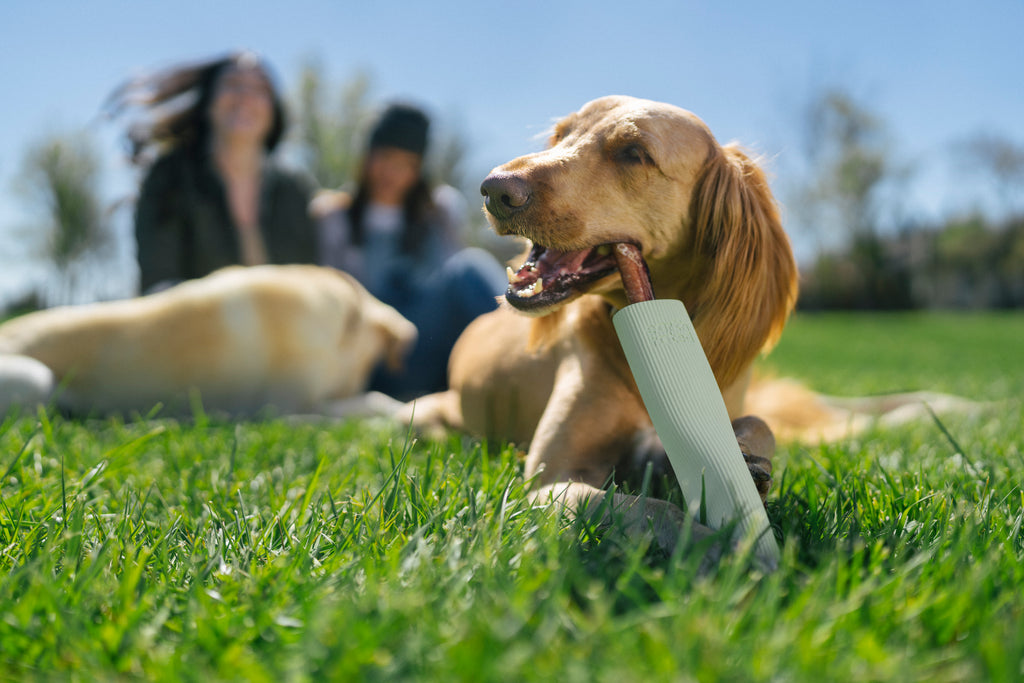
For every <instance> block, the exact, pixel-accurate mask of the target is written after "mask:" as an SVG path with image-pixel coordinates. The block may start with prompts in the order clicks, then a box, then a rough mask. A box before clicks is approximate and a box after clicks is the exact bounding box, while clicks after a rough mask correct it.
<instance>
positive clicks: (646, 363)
mask: <svg viewBox="0 0 1024 683" xmlns="http://www.w3.org/2000/svg"><path fill="white" fill-rule="evenodd" d="M620 270H623V269H620ZM644 270H645V271H646V267H644ZM626 279H627V277H626V276H625V273H624V280H626ZM647 291H648V292H649V291H650V290H649V285H648V289H647ZM627 293H628V294H630V300H631V301H635V303H630V304H629V305H628V306H626V307H625V308H622V309H621V310H619V311H618V312H616V313H615V315H614V317H613V318H612V323H613V324H614V326H615V331H616V333H617V334H618V336H619V341H620V342H621V343H622V350H623V351H624V352H625V354H626V360H627V361H628V362H629V367H630V369H631V370H632V371H633V378H634V379H635V380H636V384H637V387H638V388H639V390H640V396H641V397H642V398H643V401H644V405H645V406H646V408H647V412H648V414H649V415H650V417H651V422H653V423H654V429H655V431H656V432H657V433H658V436H659V438H660V439H661V441H662V444H663V445H664V446H665V452H666V453H667V454H668V457H669V461H670V462H671V463H672V469H673V471H674V472H675V475H676V478H677V479H678V480H679V485H680V487H681V488H682V492H683V496H684V497H685V499H686V504H687V507H688V508H689V513H690V514H692V515H694V516H695V518H699V515H700V514H701V509H700V508H701V501H702V499H703V501H704V523H705V524H706V525H707V526H709V527H711V528H712V529H719V528H721V527H722V526H724V525H726V524H729V523H731V522H735V523H736V533H735V536H734V540H736V541H737V542H744V541H749V542H751V543H753V544H754V552H755V554H756V556H757V558H758V559H759V560H761V562H762V563H763V564H764V565H765V567H766V568H769V569H774V568H775V567H777V566H778V563H779V547H778V544H777V543H776V542H775V536H774V534H773V533H772V530H771V527H770V524H769V522H768V515H767V514H766V513H765V510H764V504H763V503H762V502H761V498H760V497H759V495H758V493H757V489H756V487H755V486H754V482H753V479H752V478H751V476H750V471H749V470H748V469H747V465H746V462H745V461H744V459H743V454H742V453H741V452H740V448H739V445H738V444H737V442H736V436H735V434H734V433H733V430H732V424H731V422H730V420H729V414H728V412H727V410H726V407H725V402H724V400H723V399H722V394H721V392H720V390H719V388H718V383H717V382H716V381H715V376H714V373H712V371H711V366H710V365H709V364H708V360H707V357H706V356H705V354H704V349H703V347H701V344H700V340H699V339H698V338H697V333H696V331H695V330H694V328H693V323H692V322H691V321H690V317H689V315H687V312H686V307H685V306H684V305H683V303H682V302H681V301H678V300H675V299H653V300H642V299H643V296H640V297H639V298H640V299H641V300H637V297H636V296H635V295H634V294H632V293H630V285H629V283H628V282H627Z"/></svg>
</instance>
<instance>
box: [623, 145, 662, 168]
mask: <svg viewBox="0 0 1024 683" xmlns="http://www.w3.org/2000/svg"><path fill="white" fill-rule="evenodd" d="M616 156H617V157H618V159H619V161H621V162H622V163H624V164H639V165H641V166H645V165H647V164H653V163H654V160H653V159H651V155H650V154H648V153H647V150H646V149H644V148H643V147H642V146H641V145H637V144H632V145H626V146H625V147H623V148H622V149H620V150H619V153H618V154H617V155H616Z"/></svg>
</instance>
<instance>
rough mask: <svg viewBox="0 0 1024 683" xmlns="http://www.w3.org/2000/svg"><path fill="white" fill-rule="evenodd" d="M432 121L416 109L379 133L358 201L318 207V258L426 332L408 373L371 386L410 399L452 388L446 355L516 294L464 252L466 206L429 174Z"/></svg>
mask: <svg viewBox="0 0 1024 683" xmlns="http://www.w3.org/2000/svg"><path fill="white" fill-rule="evenodd" d="M429 125H430V122H429V119H428V118H427V116H426V114H424V113H423V111H421V110H420V109H418V108H416V107H413V106H410V105H408V104H393V105H391V106H389V107H388V108H386V109H385V110H384V112H383V114H382V115H381V116H380V118H379V119H378V120H377V122H376V123H375V125H374V126H373V128H372V130H371V133H370V137H369V143H368V145H367V151H366V154H365V156H364V158H363V163H362V167H361V170H360V175H359V180H358V183H357V185H356V186H355V188H354V190H353V191H352V193H351V194H348V193H343V192H338V193H330V194H325V195H322V196H321V197H319V198H318V199H317V200H316V203H315V205H316V206H317V209H316V211H315V213H317V215H318V216H320V222H319V228H320V259H321V262H322V263H324V264H326V265H331V266H334V267H336V268H340V269H341V270H344V271H346V272H348V273H350V274H352V275H354V276H355V277H356V278H357V279H358V280H359V281H360V282H361V283H362V284H363V285H364V286H365V287H366V288H367V289H368V290H369V291H370V293H371V294H373V295H374V296H376V297H377V298H378V299H380V300H381V301H384V302H385V303H387V304H390V305H391V306H394V307H395V308H396V309H398V311H399V312H400V313H401V314H402V315H404V316H405V317H406V318H408V319H409V320H411V321H412V322H413V323H414V324H415V325H416V327H417V329H418V330H419V339H418V340H417V342H416V346H415V347H414V348H413V351H412V353H411V355H410V356H409V359H408V360H407V361H406V367H405V368H404V369H403V371H402V372H400V373H392V372H388V371H385V370H383V369H382V370H381V371H380V372H378V374H377V375H376V377H375V378H374V380H373V382H372V383H371V388H373V389H376V390H377V391H382V392H384V393H386V394H389V395H391V396H394V397H396V398H399V399H403V400H407V399H410V398H414V397H416V396H421V395H423V394H425V393H429V392H432V391H440V390H442V389H444V388H445V387H446V386H447V369H448V354H449V353H450V352H451V349H452V346H453V345H454V344H455V340H456V339H457V338H458V336H459V334H461V332H462V330H463V329H464V328H465V327H466V325H468V324H469V323H470V321H472V320H473V319H474V318H475V317H477V316H478V315H480V314H481V313H485V312H487V311H490V310H493V309H494V308H495V307H496V305H497V304H496V297H498V296H499V295H500V294H501V293H502V292H504V291H505V288H506V287H507V286H508V283H507V280H506V278H505V274H504V271H503V269H502V268H501V266H500V265H499V264H498V262H497V261H496V260H495V259H494V257H493V256H491V255H490V254H489V253H488V252H486V251H484V250H482V249H474V248H460V244H459V237H460V235H459V233H460V231H461V227H462V223H463V222H464V220H465V211H466V202H465V199H464V198H463V197H462V195H461V194H460V193H459V192H458V191H457V190H456V189H455V188H453V187H450V186H448V185H438V186H436V187H432V186H431V185H430V183H429V182H428V181H427V179H426V178H425V176H424V173H423V158H424V156H425V154H426V150H427V132H428V129H429Z"/></svg>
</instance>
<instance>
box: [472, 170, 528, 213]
mask: <svg viewBox="0 0 1024 683" xmlns="http://www.w3.org/2000/svg"><path fill="white" fill-rule="evenodd" d="M480 194H482V195H483V196H484V206H485V207H487V210H488V211H489V212H490V213H491V215H492V216H494V217H495V218H510V217H511V216H512V215H513V214H515V213H517V212H519V211H522V210H523V209H525V208H526V206H527V205H528V204H529V203H530V198H531V196H532V193H531V191H530V184H529V183H528V182H526V181H525V180H523V179H522V178H521V177H520V176H517V175H515V174H513V173H492V174H491V175H489V176H487V177H486V178H484V182H483V183H482V184H481V185H480Z"/></svg>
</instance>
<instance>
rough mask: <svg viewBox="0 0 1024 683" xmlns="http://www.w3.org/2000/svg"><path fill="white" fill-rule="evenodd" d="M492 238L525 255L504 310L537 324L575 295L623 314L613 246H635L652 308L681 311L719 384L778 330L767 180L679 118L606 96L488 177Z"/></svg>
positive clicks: (786, 295) (647, 104)
mask: <svg viewBox="0 0 1024 683" xmlns="http://www.w3.org/2000/svg"><path fill="white" fill-rule="evenodd" d="M481 192H482V193H483V195H484V197H485V200H484V201H485V206H486V210H487V214H488V219H489V220H490V222H491V224H492V226H493V228H494V229H495V231H496V232H498V233H499V234H504V235H520V236H523V237H526V238H528V239H529V240H530V241H531V242H532V248H531V249H530V252H529V255H528V256H527V257H526V261H525V262H524V264H523V265H522V266H521V267H520V268H519V269H518V271H514V272H513V271H511V269H510V272H509V288H508V290H507V292H506V294H505V297H506V300H507V301H508V302H509V304H511V305H512V306H513V307H514V308H516V309H518V310H520V311H522V312H524V313H527V314H530V315H546V314H548V313H551V312H553V311H555V310H557V309H558V308H560V307H561V306H563V305H564V304H566V303H568V302H569V301H572V300H574V299H576V298H578V297H580V296H581V295H584V294H599V295H601V296H602V297H604V298H605V299H607V300H608V301H609V302H611V303H612V304H613V305H615V306H618V307H621V306H624V305H626V303H627V302H626V298H625V292H624V289H623V285H622V280H621V278H620V277H619V275H618V272H617V270H616V265H615V258H614V255H613V253H612V249H611V246H612V245H614V244H616V243H620V242H627V243H630V244H633V245H635V246H637V247H639V249H640V251H641V253H642V255H643V258H644V260H645V261H646V263H647V266H648V268H649V270H650V273H651V281H652V284H653V288H654V294H655V296H657V297H659V298H675V299H680V300H682V301H683V303H684V304H685V305H686V307H687V310H688V311H689V313H690V315H691V317H692V318H693V321H694V326H695V327H696V329H697V332H698V334H699V335H700V337H701V341H702V342H703V345H704V348H705V351H706V353H707V355H708V359H709V361H710V362H711V366H712V368H713V369H714V370H715V373H716V376H717V377H718V380H719V382H720V383H722V384H726V383H728V382H730V381H731V380H732V379H734V378H735V376H736V375H738V373H739V372H740V371H741V370H742V369H743V368H744V367H746V366H747V365H748V364H749V363H750V361H751V360H752V359H753V358H754V356H756V354H757V353H758V352H759V351H760V350H761V349H762V348H763V347H764V346H766V345H767V344H770V343H772V342H774V340H775V339H776V338H777V337H778V335H779V334H780V333H781V331H782V327H783V325H784V323H785V320H786V317H787V316H788V314H789V311H790V309H791V308H792V306H793V303H794V301H795V298H796V267H795V264H794V261H793V256H792V251H791V249H790V246H789V241H788V239H787V237H786V235H785V233H784V232H783V230H782V226H781V223H780V220H779V213H778V208H777V206H776V205H775V202H774V200H773V198H772V195H771V192H770V190H769V187H768V182H767V180H766V178H765V176H764V174H763V172H762V171H761V170H760V169H759V168H758V167H757V165H756V164H754V163H753V162H752V161H751V160H750V159H749V158H747V156H745V155H744V154H743V153H742V152H741V151H740V150H739V148H737V147H736V146H734V145H727V146H721V145H719V144H718V143H717V142H716V140H715V138H714V136H713V135H712V134H711V131H710V130H709V129H708V128H707V126H706V125H705V124H704V123H703V122H702V121H701V120H700V119H699V118H697V117H696V116H695V115H693V114H692V113H690V112H687V111H685V110H683V109H680V108H678V107H674V106H671V105H667V104H663V103H659V102H652V101H649V100H640V99H634V98H629V97H604V98H600V99H597V100H594V101H592V102H589V103H587V104H586V105H584V107H583V108H582V109H580V110H579V111H578V112H576V113H574V114H570V115H569V116H567V117H565V118H564V119H562V120H561V121H560V122H559V123H558V124H557V125H556V126H555V129H554V131H553V133H552V135H551V138H550V140H549V144H548V147H547V148H546V149H545V150H543V151H541V152H537V153H535V154H529V155H526V156H523V157H519V158H518V159H514V160H512V161H510V162H508V163H507V164H504V165H502V166H499V167H498V168H496V169H494V170H493V171H492V172H491V174H490V175H489V176H488V177H487V178H486V179H485V180H484V182H483V184H482V186H481Z"/></svg>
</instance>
